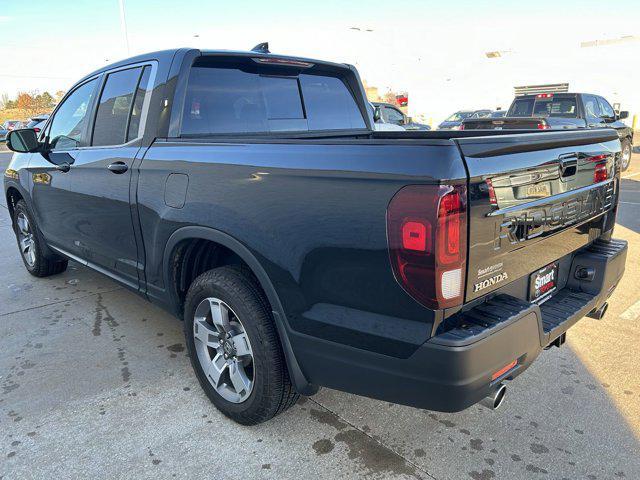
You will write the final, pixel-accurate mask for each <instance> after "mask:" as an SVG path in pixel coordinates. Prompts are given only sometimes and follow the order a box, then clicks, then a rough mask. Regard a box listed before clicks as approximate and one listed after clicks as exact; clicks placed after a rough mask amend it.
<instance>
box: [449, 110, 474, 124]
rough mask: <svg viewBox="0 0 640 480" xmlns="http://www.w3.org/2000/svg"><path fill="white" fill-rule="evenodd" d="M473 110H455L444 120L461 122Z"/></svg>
mask: <svg viewBox="0 0 640 480" xmlns="http://www.w3.org/2000/svg"><path fill="white" fill-rule="evenodd" d="M472 113H473V112H456V113H454V114H453V115H451V116H450V117H449V118H447V119H446V120H445V122H461V121H462V120H464V119H465V118H469V117H470V116H471V114H472Z"/></svg>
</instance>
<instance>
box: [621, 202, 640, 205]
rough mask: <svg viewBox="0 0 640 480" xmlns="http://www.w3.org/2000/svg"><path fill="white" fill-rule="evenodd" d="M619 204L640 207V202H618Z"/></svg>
mask: <svg viewBox="0 0 640 480" xmlns="http://www.w3.org/2000/svg"><path fill="white" fill-rule="evenodd" d="M618 203H624V204H625V205H640V202H618Z"/></svg>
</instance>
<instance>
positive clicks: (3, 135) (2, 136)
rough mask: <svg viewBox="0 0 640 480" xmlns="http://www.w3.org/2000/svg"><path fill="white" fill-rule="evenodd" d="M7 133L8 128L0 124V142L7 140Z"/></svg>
mask: <svg viewBox="0 0 640 480" xmlns="http://www.w3.org/2000/svg"><path fill="white" fill-rule="evenodd" d="M7 133H9V130H7V129H6V128H4V127H3V126H0V142H5V141H6V140H7Z"/></svg>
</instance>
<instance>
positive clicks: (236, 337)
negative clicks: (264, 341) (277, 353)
mask: <svg viewBox="0 0 640 480" xmlns="http://www.w3.org/2000/svg"><path fill="white" fill-rule="evenodd" d="M193 336H194V342H195V347H196V352H197V355H198V361H199V362H200V366H201V367H202V370H203V371H204V373H205V375H206V377H207V380H208V381H209V383H210V384H211V385H212V386H213V388H214V389H215V390H216V392H218V394H220V396H221V397H222V398H224V399H225V400H227V401H229V402H232V403H242V402H244V401H245V400H246V399H247V398H248V397H249V395H250V394H251V391H252V390H253V384H254V375H255V369H254V362H253V350H252V349H251V342H250V341H249V338H248V336H247V333H246V331H245V329H244V326H243V325H242V322H241V321H240V319H239V318H238V316H237V315H236V314H235V313H234V311H233V310H232V309H231V308H230V307H229V305H227V304H226V303H225V302H223V301H222V300H220V299H218V298H214V297H209V298H205V299H204V300H202V301H201V302H200V303H199V304H198V306H197V308H196V311H195V315H194V320H193Z"/></svg>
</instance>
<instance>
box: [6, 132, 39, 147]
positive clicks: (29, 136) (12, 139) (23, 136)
mask: <svg viewBox="0 0 640 480" xmlns="http://www.w3.org/2000/svg"><path fill="white" fill-rule="evenodd" d="M7 148H8V149H9V150H13V151H14V152H18V153H31V152H37V151H38V150H40V143H39V142H38V134H37V133H36V131H35V130H34V129H33V128H21V129H19V130H11V131H10V132H9V133H8V134H7Z"/></svg>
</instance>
